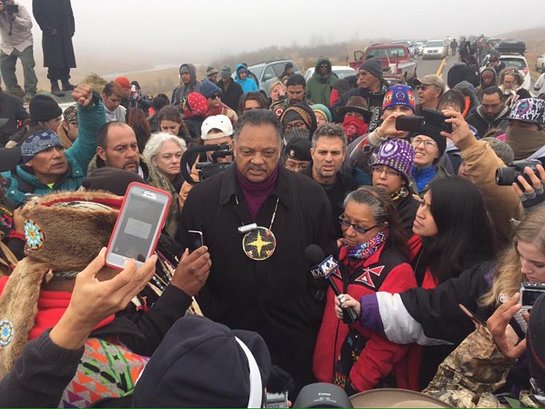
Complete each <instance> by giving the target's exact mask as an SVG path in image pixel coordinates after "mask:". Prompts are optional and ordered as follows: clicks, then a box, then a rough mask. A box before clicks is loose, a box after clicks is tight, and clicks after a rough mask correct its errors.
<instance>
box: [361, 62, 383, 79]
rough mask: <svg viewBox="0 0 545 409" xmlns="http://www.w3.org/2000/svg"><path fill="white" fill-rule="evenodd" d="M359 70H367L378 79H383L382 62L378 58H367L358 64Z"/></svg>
mask: <svg viewBox="0 0 545 409" xmlns="http://www.w3.org/2000/svg"><path fill="white" fill-rule="evenodd" d="M360 71H367V72H368V73H369V74H371V75H373V76H375V77H377V78H378V79H379V80H382V79H383V74H382V62H381V60H380V58H369V59H368V60H365V61H364V62H363V64H362V65H360Z"/></svg>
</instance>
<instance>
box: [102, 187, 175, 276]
mask: <svg viewBox="0 0 545 409" xmlns="http://www.w3.org/2000/svg"><path fill="white" fill-rule="evenodd" d="M171 201H172V196H171V195H170V193H169V192H166V191H164V190H161V189H157V188H155V187H152V186H148V185H144V184H142V183H137V182H133V183H131V184H130V185H129V187H128V188H127V193H126V194H125V198H124V199H123V203H122V205H121V209H120V211H119V216H118V217H117V221H116V223H115V226H114V231H113V232H112V235H111V236H110V241H109V243H108V249H107V252H106V265H108V266H110V267H112V268H121V269H123V268H124V266H125V261H126V260H127V259H134V260H135V261H136V264H137V265H138V266H141V265H142V264H144V262H145V261H146V260H147V259H148V258H149V257H150V256H151V255H152V253H153V252H154V251H155V246H156V245H157V241H158V240H159V235H160V234H161V230H162V229H163V226H164V225H165V221H166V218H167V216H168V211H169V209H170V203H171Z"/></svg>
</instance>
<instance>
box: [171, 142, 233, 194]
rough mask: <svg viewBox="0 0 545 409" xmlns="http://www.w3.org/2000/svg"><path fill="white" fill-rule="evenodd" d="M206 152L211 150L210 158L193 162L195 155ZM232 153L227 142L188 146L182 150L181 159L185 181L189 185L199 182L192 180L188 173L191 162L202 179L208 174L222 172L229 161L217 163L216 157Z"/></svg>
mask: <svg viewBox="0 0 545 409" xmlns="http://www.w3.org/2000/svg"><path fill="white" fill-rule="evenodd" d="M206 152H212V153H211V155H210V157H211V160H209V161H206V162H196V163H195V161H196V160H197V157H198V156H200V155H201V154H206ZM232 155H233V150H232V148H231V145H229V144H221V145H204V146H195V147H193V148H189V149H188V150H186V151H185V152H184V154H183V155H182V159H181V173H182V177H183V178H184V180H185V181H186V182H187V183H189V184H191V185H194V184H197V183H199V182H198V181H197V180H194V179H193V178H192V177H191V174H190V173H189V169H191V164H192V163H195V167H196V169H197V171H198V172H199V180H201V181H203V180H205V179H207V178H209V177H210V176H213V175H215V174H217V173H220V172H223V171H224V170H225V169H226V168H227V166H229V165H230V164H231V162H222V163H218V159H219V158H225V157H227V156H232Z"/></svg>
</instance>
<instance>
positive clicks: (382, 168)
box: [373, 165, 401, 176]
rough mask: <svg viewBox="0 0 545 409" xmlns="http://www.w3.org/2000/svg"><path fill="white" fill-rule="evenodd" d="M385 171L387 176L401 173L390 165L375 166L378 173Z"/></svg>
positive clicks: (375, 171)
mask: <svg viewBox="0 0 545 409" xmlns="http://www.w3.org/2000/svg"><path fill="white" fill-rule="evenodd" d="M383 172H384V173H385V174H386V176H400V175H401V173H400V172H398V171H397V170H395V169H392V168H391V167H389V166H386V165H377V166H373V173H376V174H377V175H382V173H383Z"/></svg>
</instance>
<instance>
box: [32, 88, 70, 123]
mask: <svg viewBox="0 0 545 409" xmlns="http://www.w3.org/2000/svg"><path fill="white" fill-rule="evenodd" d="M28 111H29V114H30V119H31V120H33V121H49V120H50V119H54V118H58V117H59V116H61V115H62V109H61V107H60V106H59V104H57V102H56V101H55V100H54V99H53V98H51V97H50V96H48V95H42V94H38V95H36V96H35V97H33V98H32V99H31V100H30V102H29V104H28Z"/></svg>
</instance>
